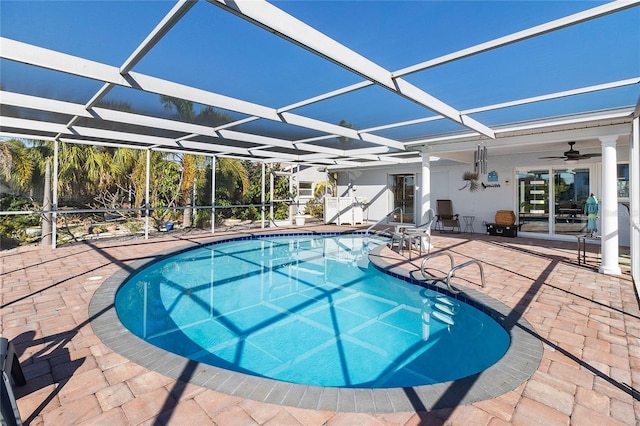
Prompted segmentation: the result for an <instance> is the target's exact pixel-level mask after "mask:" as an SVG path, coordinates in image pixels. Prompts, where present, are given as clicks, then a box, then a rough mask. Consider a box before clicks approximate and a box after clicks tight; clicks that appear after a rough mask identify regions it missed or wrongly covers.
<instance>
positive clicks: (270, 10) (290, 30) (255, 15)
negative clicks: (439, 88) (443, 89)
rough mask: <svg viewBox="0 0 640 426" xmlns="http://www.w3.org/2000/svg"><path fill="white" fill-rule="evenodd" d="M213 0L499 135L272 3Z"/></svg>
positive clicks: (486, 132)
mask: <svg viewBox="0 0 640 426" xmlns="http://www.w3.org/2000/svg"><path fill="white" fill-rule="evenodd" d="M209 1H210V2H211V3H213V4H216V5H219V6H221V7H223V8H224V9H225V10H228V11H230V12H232V13H234V14H236V15H238V16H240V17H242V18H244V19H246V20H248V21H249V22H252V23H255V24H257V25H259V26H261V27H263V28H266V29H267V30H269V31H270V32H273V33H274V34H276V35H278V36H280V37H282V38H284V39H286V40H289V41H291V42H293V43H295V44H298V45H300V46H302V47H304V48H305V49H307V50H309V51H311V52H313V53H315V54H317V55H319V56H321V57H323V58H326V59H328V60H330V61H332V62H334V63H336V64H338V65H340V66H342V67H344V68H346V69H348V70H350V71H352V72H354V73H356V74H358V75H361V76H363V77H364V78H366V79H367V80H371V81H373V82H375V83H376V84H379V85H381V86H383V87H385V88H387V89H389V90H391V91H393V92H395V93H398V94H400V95H402V96H404V97H405V98H407V99H409V100H412V101H414V102H416V103H418V104H420V105H422V106H424V107H426V108H429V109H431V110H433V111H435V112H437V113H439V114H442V115H444V116H446V117H447V118H449V119H451V120H454V121H456V122H458V123H460V124H462V125H464V126H466V127H467V128H469V129H472V130H475V131H476V132H478V133H480V134H482V135H485V136H487V137H489V138H494V137H495V135H494V133H493V131H492V130H491V129H490V128H489V127H487V126H485V125H483V124H482V123H479V122H478V121H476V120H474V119H472V118H471V117H466V116H463V115H462V114H460V112H459V111H457V110H456V109H455V108H452V107H451V106H449V105H447V104H446V103H444V102H442V101H441V100H439V99H437V98H435V97H434V96H432V95H430V94H428V93H426V92H424V91H423V90H422V89H419V88H418V87H416V86H414V85H412V84H411V83H409V82H407V81H405V80H403V79H401V78H395V77H394V76H393V75H392V73H391V72H390V71H388V70H386V69H384V68H383V67H381V66H379V65H378V64H376V63H374V62H372V61H370V60H369V59H367V58H365V57H364V56H362V55H360V54H358V53H356V52H354V51H353V50H351V49H349V48H348V47H346V46H344V45H342V44H340V43H338V42H337V41H336V40H333V39H332V38H330V37H328V36H327V35H325V34H323V33H321V32H320V31H318V30H316V29H315V28H312V27H310V26H309V25H307V24H305V23H304V22H302V21H300V20H298V19H296V18H294V17H293V16H291V15H289V14H287V13H286V12H284V11H283V10H281V9H278V8H277V7H275V6H273V5H272V4H270V3H267V2H265V1H259V0H250V1H245V0H209Z"/></svg>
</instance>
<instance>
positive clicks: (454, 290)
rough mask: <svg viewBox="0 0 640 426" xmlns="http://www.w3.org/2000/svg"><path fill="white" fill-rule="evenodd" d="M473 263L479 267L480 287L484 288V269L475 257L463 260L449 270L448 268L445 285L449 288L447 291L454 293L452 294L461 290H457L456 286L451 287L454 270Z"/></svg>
mask: <svg viewBox="0 0 640 426" xmlns="http://www.w3.org/2000/svg"><path fill="white" fill-rule="evenodd" d="M474 263H475V264H476V265H478V268H480V280H481V282H482V288H485V281H484V269H483V268H482V263H480V261H479V260H477V259H471V260H468V261H466V262H464V263H461V264H459V265H457V266H454V267H453V268H451V270H450V271H449V273H448V274H447V279H446V283H447V287H448V288H449V291H450V292H452V293H454V294H457V293H460V291H461V290H458V289H457V288H455V287H453V286H452V285H451V278H452V277H454V276H455V272H456V271H457V270H458V269H462V268H464V267H467V266H469V265H472V264H474Z"/></svg>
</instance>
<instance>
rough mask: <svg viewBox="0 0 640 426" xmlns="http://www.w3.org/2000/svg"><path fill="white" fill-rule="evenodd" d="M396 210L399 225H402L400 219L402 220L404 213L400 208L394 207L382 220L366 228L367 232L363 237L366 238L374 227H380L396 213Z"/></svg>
mask: <svg viewBox="0 0 640 426" xmlns="http://www.w3.org/2000/svg"><path fill="white" fill-rule="evenodd" d="M396 210H400V223H403V222H402V219H403V218H404V213H403V212H402V207H396V208H395V209H393V210H391V211H390V212H389V213H387V214H386V215H385V216H384V217H383V218H382V219H380V220H379V221H377V222H376V223H374V224H373V225H371V226H370V227H368V228H367V232H365V235H366V236H367V237H368V236H369V231H371V230H372V229H373V228H374V227H376V226H378V225H380V224H381V223H382V222H383V221H384V220H386V219H388V218H389V216H391V215H392V214H394V213H395V212H396Z"/></svg>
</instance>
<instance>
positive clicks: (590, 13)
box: [393, 0, 640, 77]
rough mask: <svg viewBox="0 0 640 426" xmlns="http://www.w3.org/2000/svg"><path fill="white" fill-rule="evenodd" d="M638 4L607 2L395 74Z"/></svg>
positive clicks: (638, 0) (634, 1) (636, 0)
mask: <svg viewBox="0 0 640 426" xmlns="http://www.w3.org/2000/svg"><path fill="white" fill-rule="evenodd" d="M638 4H640V0H632V1H630V0H619V1H613V2H611V3H606V4H603V5H601V6H596V7H594V8H592V9H588V10H585V11H582V12H578V13H575V14H573V15H569V16H566V17H564V18H560V19H556V20H553V21H550V22H547V23H544V24H541V25H537V26H535V27H531V28H528V29H526V30H522V31H518V32H515V33H512V34H509V35H506V36H504V37H499V38H496V39H494V40H490V41H487V42H485V43H480V44H477V45H475V46H472V47H469V48H466V49H462V50H459V51H457V52H453V53H449V54H447V55H443V56H440V57H438V58H434V59H430V60H428V61H424V62H421V63H419V64H415V65H412V66H410V67H406V68H403V69H401V70H398V71H396V72H394V73H393V76H394V77H401V76H405V75H407V74H412V73H414V72H418V71H423V70H426V69H428V68H433V67H435V66H437V65H442V64H446V63H448V62H452V61H456V60H458V59H462V58H466V57H469V56H472V55H477V54H478V53H482V52H487V51H489V50H493V49H496V48H498V47H502V46H507V45H509V44H512V43H516V42H519V41H522V40H526V39H529V38H532V37H536V36H539V35H542V34H546V33H549V32H552V31H556V30H559V29H562V28H566V27H569V26H571V25H576V24H579V23H582V22H585V21H589V20H592V19H595V18H599V17H601V16H605V15H609V14H612V13H615V12H620V11H622V10H625V9H629V8H631V7H634V6H637V5H638Z"/></svg>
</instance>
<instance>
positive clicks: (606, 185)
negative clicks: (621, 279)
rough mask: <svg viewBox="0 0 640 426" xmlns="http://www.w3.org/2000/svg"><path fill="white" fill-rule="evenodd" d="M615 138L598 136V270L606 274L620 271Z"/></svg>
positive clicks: (619, 272)
mask: <svg viewBox="0 0 640 426" xmlns="http://www.w3.org/2000/svg"><path fill="white" fill-rule="evenodd" d="M617 140H618V137H617V136H606V137H601V138H600V141H601V142H602V195H601V200H600V209H599V210H600V211H599V214H600V224H601V227H602V231H601V232H602V234H601V236H602V241H601V244H602V248H601V249H602V262H601V263H600V272H601V273H603V274H608V275H620V274H621V273H622V271H621V270H620V265H619V263H618V186H617V174H618V168H617V156H616V141H617Z"/></svg>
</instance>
